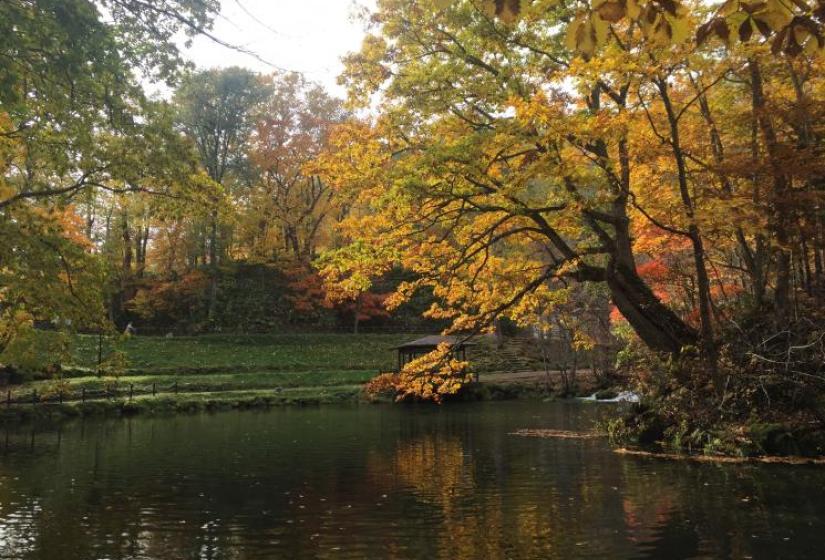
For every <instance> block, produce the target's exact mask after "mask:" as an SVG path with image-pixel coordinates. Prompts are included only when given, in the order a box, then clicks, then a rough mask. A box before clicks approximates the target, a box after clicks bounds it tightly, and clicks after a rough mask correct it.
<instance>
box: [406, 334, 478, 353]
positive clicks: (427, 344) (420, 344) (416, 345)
mask: <svg viewBox="0 0 825 560" xmlns="http://www.w3.org/2000/svg"><path fill="white" fill-rule="evenodd" d="M462 340H463V339H461V338H460V337H457V336H443V335H438V334H432V335H430V336H425V337H424V338H419V339H418V340H412V341H410V342H405V343H404V344H401V345H400V346H397V347H396V348H397V349H398V350H416V349H421V348H435V347H437V346H438V345H439V344H441V343H447V344H448V345H450V346H455V345H458V346H459V347H461V346H472V345H473V343H472V342H463V341H462Z"/></svg>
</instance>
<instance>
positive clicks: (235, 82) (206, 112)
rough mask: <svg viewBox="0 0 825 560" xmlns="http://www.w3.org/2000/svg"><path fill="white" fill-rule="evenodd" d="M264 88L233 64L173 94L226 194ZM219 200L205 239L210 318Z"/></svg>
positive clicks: (200, 75)
mask: <svg viewBox="0 0 825 560" xmlns="http://www.w3.org/2000/svg"><path fill="white" fill-rule="evenodd" d="M268 91H269V88H268V87H267V85H266V84H264V83H263V82H262V80H261V79H260V78H259V77H258V76H257V75H256V74H254V73H253V72H251V71H249V70H245V69H243V68H238V67H232V68H225V69H220V70H217V69H215V70H205V71H201V72H197V73H194V74H191V75H189V76H187V77H186V78H185V79H184V80H183V83H182V84H181V86H180V87H179V88H178V90H177V91H176V92H175V102H176V105H177V106H178V110H179V117H178V118H179V121H180V124H181V126H182V128H183V130H184V131H185V132H186V134H187V135H189V137H190V138H192V140H193V141H194V143H195V146H196V147H197V150H198V154H199V155H200V160H201V164H202V165H203V167H204V169H205V170H206V173H207V174H208V176H209V178H210V179H211V180H212V181H214V182H215V183H216V184H218V185H221V187H222V188H223V189H224V190H225V191H226V192H227V193H231V186H232V185H231V184H230V183H229V182H228V181H227V179H228V174H229V173H231V171H233V169H234V170H236V171H238V170H240V167H241V166H242V165H244V160H245V156H246V149H245V148H246V141H247V139H248V137H249V134H250V132H251V130H252V127H253V121H252V113H253V110H254V108H255V107H256V106H257V105H258V104H259V103H261V102H262V101H263V100H264V99H265V98H266V96H267V95H268ZM220 202H221V201H220V200H219V199H215V200H214V201H213V202H212V205H211V206H212V208H211V215H210V218H209V224H208V236H207V239H206V241H207V250H208V263H209V267H210V270H211V284H210V291H209V320H213V319H214V317H215V302H216V299H217V290H218V262H219V260H220V258H221V248H220V247H219V243H220V239H219V235H218V230H219V219H220V207H219V206H220Z"/></svg>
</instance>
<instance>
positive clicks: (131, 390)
mask: <svg viewBox="0 0 825 560" xmlns="http://www.w3.org/2000/svg"><path fill="white" fill-rule="evenodd" d="M134 396H135V384H134V383H129V400H132V397H134Z"/></svg>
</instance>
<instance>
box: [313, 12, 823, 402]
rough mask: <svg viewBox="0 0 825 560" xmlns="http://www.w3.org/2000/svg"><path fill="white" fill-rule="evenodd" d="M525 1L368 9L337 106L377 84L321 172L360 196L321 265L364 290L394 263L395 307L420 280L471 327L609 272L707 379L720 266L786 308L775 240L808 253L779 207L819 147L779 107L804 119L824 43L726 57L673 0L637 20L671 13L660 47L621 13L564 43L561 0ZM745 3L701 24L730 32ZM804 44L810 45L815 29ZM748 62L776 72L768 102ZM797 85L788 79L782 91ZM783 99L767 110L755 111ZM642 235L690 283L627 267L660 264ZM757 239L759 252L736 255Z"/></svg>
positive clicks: (459, 324)
mask: <svg viewBox="0 0 825 560" xmlns="http://www.w3.org/2000/svg"><path fill="white" fill-rule="evenodd" d="M606 4H619V3H610V2H608V3H606ZM654 4H655V5H654ZM497 5H498V6H499V11H501V9H502V8H501V6H502V5H514V4H513V3H507V2H505V3H503V4H502V3H501V2H498V3H497ZM525 5H527V6H529V8H525ZM598 5H599V6H601V5H602V3H598ZM520 6H521V8H520V11H519V10H515V11H516V12H518V15H519V17H520V18H521V19H520V21H519V23H518V25H511V24H509V23H508V21H507V18H505V19H504V20H502V19H499V18H496V17H491V15H490V13H489V12H487V11H485V9H483V8H482V9H479V7H478V6H477V5H476V3H474V2H454V3H449V4H446V3H443V2H417V3H409V2H403V1H400V0H385V1H383V2H381V3H380V4H379V9H378V11H377V12H376V13H375V14H374V16H373V23H374V24H375V28H374V29H375V30H376V31H375V33H374V34H373V35H370V36H368V37H367V38H366V39H365V42H364V46H363V48H362V50H361V52H360V53H356V54H353V55H351V56H350V57H348V59H347V61H346V62H347V70H346V72H345V74H344V81H345V82H346V83H347V84H348V85H349V88H350V92H351V102H352V103H355V104H358V103H361V104H364V103H368V102H370V100H372V99H374V98H375V96H376V95H377V96H379V97H380V98H381V99H382V102H381V104H380V115H379V117H378V118H377V119H376V120H375V121H374V122H372V123H353V124H349V125H347V126H346V127H342V128H341V129H339V130H338V131H337V132H336V133H335V134H334V135H333V139H332V141H331V150H330V151H329V153H327V154H325V155H324V156H323V157H322V158H321V165H322V166H324V167H325V168H326V169H327V170H328V174H327V175H324V177H325V178H326V180H328V181H329V182H331V184H334V185H336V187H337V188H338V189H340V190H341V191H342V192H344V193H348V194H349V195H350V196H353V197H354V198H355V200H356V202H354V206H355V207H360V208H363V209H364V211H363V212H359V213H357V215H353V216H352V217H351V218H350V219H349V220H348V222H347V223H346V226H345V227H346V231H347V232H348V234H349V235H350V236H351V237H352V239H353V240H355V242H354V243H353V244H352V245H351V246H349V247H346V248H344V249H342V250H341V251H339V252H338V253H337V254H336V256H334V257H332V258H328V259H327V263H328V265H327V270H326V272H327V274H328V275H329V276H330V277H331V278H333V279H334V280H335V281H338V282H341V283H343V284H344V285H349V286H350V287H351V288H352V289H353V290H357V289H366V288H367V287H368V286H369V284H370V278H372V277H375V276H377V275H380V274H381V273H382V272H383V271H385V270H387V268H388V267H390V266H392V264H394V263H401V264H402V265H403V266H405V267H406V268H408V269H410V270H413V271H415V272H416V273H417V274H418V276H419V278H420V279H419V280H417V281H415V282H412V283H409V284H407V285H405V286H402V288H401V289H400V290H399V292H398V294H397V295H396V297H395V301H401V300H403V299H405V298H407V297H409V296H410V294H412V293H414V291H415V290H416V289H417V288H419V287H421V286H429V287H431V288H432V289H433V290H434V293H435V295H436V296H437V297H438V298H439V299H440V301H441V304H440V305H438V306H435V307H434V308H433V309H431V310H430V314H431V315H432V316H436V317H450V318H452V319H453V328H454V329H455V330H469V331H475V330H477V329H480V328H486V327H487V326H488V325H489V324H490V323H491V321H492V320H494V319H495V318H497V317H498V316H502V315H504V316H508V317H510V318H512V319H515V320H517V321H521V322H523V323H531V322H535V321H537V320H538V319H539V313H546V312H547V311H548V310H552V309H553V308H554V307H558V306H560V305H561V304H564V303H566V302H567V301H569V300H570V298H571V296H572V294H574V293H575V290H572V289H571V288H573V287H574V286H575V285H576V284H578V283H584V282H598V283H604V284H606V286H607V289H608V291H609V293H610V296H611V299H612V302H613V304H614V305H615V306H616V307H617V308H618V310H619V311H620V312H621V314H622V315H623V316H624V318H625V319H626V320H627V321H628V322H629V323H630V325H631V326H632V327H633V329H634V330H635V332H636V333H637V334H638V336H639V337H640V338H641V339H642V340H643V341H644V342H645V343H646V344H647V346H648V347H650V348H652V349H653V350H656V351H662V352H667V353H670V354H672V355H674V356H679V355H680V354H681V353H682V352H683V350H684V349H687V348H691V347H699V350H700V354H701V356H702V358H703V361H704V363H705V365H706V366H707V367H705V368H704V371H706V372H708V373H710V374H713V372H714V371H716V369H715V364H716V354H717V346H718V345H717V342H718V341H717V340H716V338H717V334H716V327H715V325H716V324H718V322H719V320H720V317H721V314H722V313H723V311H722V309H721V308H720V304H721V305H730V304H732V303H733V302H731V301H729V300H730V298H729V297H727V296H726V295H725V294H726V291H725V290H724V287H725V285H726V284H728V285H729V280H727V279H728V278H729V276H730V271H732V270H736V269H737V268H738V269H741V270H746V271H747V273H748V275H749V276H750V280H749V281H750V282H751V283H753V284H754V291H759V290H762V291H764V289H763V288H764V286H765V285H771V286H772V287H773V292H774V296H775V297H774V302H773V304H772V306H773V308H775V309H777V310H780V312H781V313H782V314H783V315H784V316H787V312H785V311H781V310H783V309H786V310H787V309H788V307H787V301H788V299H789V298H788V297H787V294H788V293H789V292H788V290H787V286H788V285H789V282H790V278H791V277H792V276H793V271H792V270H791V267H790V260H791V258H790V256H789V255H791V254H794V255H795V254H801V253H804V254H806V255H808V256H806V257H805V258H801V259H800V263H802V264H800V267H801V268H803V269H804V268H805V266H810V265H811V263H813V264H814V265H815V261H816V258H815V257H813V256H812V255H811V253H816V252H817V251H821V246H818V249H817V250H815V251H811V250H810V248H808V249H807V252H806V251H805V250H803V249H802V245H803V244H804V243H806V238H805V235H804V234H800V233H799V230H798V229H797V226H794V223H795V221H797V220H798V218H795V217H794V216H795V215H796V214H797V213H798V212H799V211H800V208H795V209H794V208H793V207H794V206H795V204H790V203H789V202H790V198H789V197H794V196H797V195H796V194H795V193H799V194H801V193H802V192H806V193H808V195H807V196H810V197H811V198H808V200H813V199H817V200H819V201H820V202H817V204H821V180H820V179H819V177H821V176H822V175H821V174H820V171H819V170H818V167H819V166H818V165H817V164H813V165H811V162H813V161H814V160H812V159H811V156H810V155H808V156H807V159H806V156H805V154H811V152H810V151H809V150H821V144H818V142H819V141H818V140H813V139H812V138H811V137H808V138H809V140H808V142H807V143H804V142H800V141H799V137H800V133H801V132H803V131H804V129H805V127H804V126H803V127H802V128H800V124H801V123H800V122H799V121H795V120H794V119H793V118H791V117H790V114H791V113H793V112H797V113H798V112H804V114H805V116H806V118H808V119H809V118H811V117H813V113H811V111H810V108H811V107H813V106H814V105H813V104H812V99H813V97H812V96H814V97H815V96H818V95H821V93H822V90H821V84H819V82H818V81H817V80H816V79H815V78H814V77H813V76H814V74H813V73H812V72H811V70H810V69H811V68H818V67H819V66H820V65H821V64H822V59H821V57H820V56H819V55H818V54H815V53H814V54H811V55H807V54H802V53H797V59H796V60H791V61H788V60H783V59H782V58H781V57H780V55H779V54H776V53H773V52H771V44H770V41H768V40H762V41H756V40H745V38H744V37H743V38H742V39H743V43H742V44H737V45H729V46H726V47H725V48H726V51H724V52H720V50H719V45H718V43H716V42H715V39H713V40H710V41H709V42H708V37H702V39H703V40H704V41H705V42H703V43H702V44H701V45H699V46H697V45H695V44H689V43H687V42H685V41H682V40H680V39H679V38H678V37H676V36H677V35H678V36H683V37H685V36H686V34H685V33H684V32H683V31H679V32H678V33H675V31H677V29H676V28H677V27H678V28H680V29H681V27H682V26H684V25H685V24H689V25H696V23H695V19H694V18H699V19H701V18H702V17H705V16H703V14H704V13H705V12H704V8H702V6H701V5H699V4H695V5H694V4H690V5H689V6H690V7H691V8H692V9H691V10H687V12H686V13H681V12H682V11H684V10H685V9H686V8H685V6H688V4H687V3H684V4H678V5H676V4H674V8H673V9H675V10H677V12H679V13H675V14H671V12H670V10H671V8H670V7H668V6H666V5H664V4H658V3H650V4H645V6H646V8H645V9H654V10H659V12H657V13H658V15H656V16H655V17H654V18H653V19H651V20H650V21H654V20H655V21H660V22H668V23H667V25H665V24H664V23H663V24H662V26H663V28H670V29H671V31H669V32H667V33H665V35H667V40H666V41H665V40H664V36H660V37H658V38H657V37H655V36H651V29H650V28H649V25H648V23H650V22H648V23H645V24H642V25H637V24H636V23H635V22H634V21H631V20H635V17H636V16H632V17H630V19H628V18H627V17H625V15H626V14H624V12H623V13H622V16H621V17H618V14H617V15H616V17H615V21H608V20H606V19H604V17H603V15H604V14H601V15H599V14H594V13H591V14H590V15H589V16H587V17H589V18H593V17H596V18H601V20H602V23H600V24H599V25H604V26H606V27H605V29H608V30H609V31H610V33H609V37H608V36H604V37H602V36H601V32H600V31H598V29H597V30H596V31H598V33H597V34H598V37H597V39H598V40H597V41H595V42H594V43H593V45H591V47H588V48H584V49H583V48H582V45H580V44H578V42H577V41H570V40H569V38H570V35H569V33H570V32H571V31H570V30H571V29H576V26H578V25H582V24H580V23H576V22H578V21H579V19H578V18H579V17H580V16H577V18H576V19H574V20H573V23H570V11H569V9H568V8H567V7H565V6H562V5H561V4H551V5H550V7H549V8H548V5H547V4H546V3H538V2H536V3H524V2H522V3H521V4H520ZM621 6H622V10H625V9H626V8H627V6H629V4H624V3H621ZM651 6H652V8H651ZM736 6H739V4H736ZM595 7H596V4H594V9H595ZM615 8H616V9H617V10H618V9H619V8H618V7H615ZM740 8H741V10H746V7H742V6H739V7H738V8H736V9H735V10H733V11H734V12H736V14H738V15H736V14H732V12H731V13H728V12H727V11H725V10H722V11H713V14H714V15H713V16H707V17H724V18H726V19H725V20H724V21H725V22H727V23H725V25H728V24H729V23H730V22H731V21H733V20H732V19H730V18H732V17H734V16H735V17H742V13H743V12H742V11H741V10H740ZM606 9H607V8H603V10H606ZM726 9H727V8H726ZM759 9H760V10H761V8H759ZM662 10H664V12H662ZM737 10H738V11H737ZM663 13H664V15H662V14H663ZM759 13H760V14H761V12H759ZM668 14H670V15H668ZM690 14H692V15H690ZM511 15H513V14H511ZM671 16H678V17H677V19H678V21H676V20H673V21H671V20H672V17H671ZM610 17H613V16H610V15H609V14H608V19H610ZM749 17H750V16H749ZM754 17H755V18H756V20H759V18H761V17H762V16H761V15H760V16H754ZM817 17H818V16H817ZM662 18H664V19H662ZM756 20H754V21H756ZM710 21H712V20H710ZM685 22H686V23H685ZM588 25H589V24H588ZM713 25H714V26H721V25H722V24H713ZM754 25H761V24H756V23H754ZM777 25H778V24H777ZM794 25H795V24H794ZM571 26H573V27H571ZM714 29H715V27H714ZM771 29H773V27H771ZM779 29H780V33H781V29H783V27H780V28H779ZM671 32H673V33H671ZM566 33H568V35H567V37H565V34H566ZM588 33H590V32H588ZM656 33H659V32H656ZM656 33H654V35H656ZM572 34H573V36H574V37H578V35H579V31H578V30H576V31H573V32H572ZM764 34H765V35H768V36H770V37H772V36H773V35H772V34H773V31H770V30H767V29H766V30H765V33H764ZM671 35H673V36H671ZM712 35H714V36H716V35H718V33H716V32H715V31H714V33H712ZM803 35H804V34H803ZM748 39H749V38H748ZM798 40H799V41H802V42H803V43H804V44H805V45H818V39H817V37H816V35H815V34H813V35H811V34H809V35H805V36H804V37H803V36H802V35H800V37H799V39H798ZM673 44H676V45H677V46H676V47H674V46H673ZM774 50H775V49H774ZM777 57H780V58H777ZM806 66H807V67H808V70H806V71H805V72H804V75H805V79H804V80H799V79H796V80H795V79H794V76H795V75H796V76H797V78H798V77H799V75H798V73H799V68H802V67H806ZM798 67H799V68H798ZM755 69H761V70H762V71H767V72H768V73H769V75H770V76H771V77H770V78H769V80H770V81H771V84H772V86H771V87H772V88H775V89H773V90H772V95H774V96H775V100H774V101H768V100H767V98H766V95H771V94H767V93H766V91H767V90H766V88H765V85H764V83H763V82H764V81H765V78H764V77H763V76H761V75H760V74H759V73H754V70H755ZM766 69H768V70H766ZM795 82H797V83H798V84H799V85H801V86H802V88H801V89H800V90H799V93H798V94H796V95H790V96H789V95H788V93H787V92H790V91H795V90H796V89H798V88H794V87H792V86H793V84H794V83H795ZM746 101H747V102H746ZM772 103H774V104H778V105H772ZM782 104H784V105H785V107H786V109H785V110H784V111H783V112H782V114H783V115H786V116H787V117H788V118H787V121H786V124H785V123H783V124H782V125H779V123H778V120H779V119H777V118H776V117H775V116H771V115H770V109H769V107H779V106H781V105H782ZM751 123H752V125H751ZM794 123H795V124H794ZM777 126H779V127H780V128H782V129H783V132H782V133H778V132H777ZM780 136H781V138H780ZM814 145H818V146H819V147H818V148H814V147H813V146H814ZM780 146H781V148H780ZM803 146H804V148H803ZM780 153H781V154H782V155H781V156H780ZM780 160H781V161H784V162H785V165H783V164H780ZM803 160H804V161H806V162H808V164H807V165H804V166H803V165H800V164H801V162H802V161H803ZM817 160H818V159H817ZM814 168H817V169H814ZM790 185H795V187H791V186H790ZM815 185H818V186H815ZM814 192H816V193H819V194H814ZM800 200H801V198H800ZM820 208H821V206H820ZM820 214H821V212H820ZM732 216H733V217H734V218H733V219H731V217H732ZM805 221H806V222H808V223H811V222H813V221H816V219H814V220H811V219H810V218H808V219H806V220H805ZM642 232H646V233H647V235H648V238H649V239H650V241H652V242H653V244H657V243H659V244H660V246H666V245H667V244H668V243H670V244H673V245H674V246H678V247H680V251H682V252H683V253H682V255H683V258H682V257H680V258H679V259H678V260H675V261H674V264H678V266H679V267H684V268H683V270H684V278H685V280H686V283H685V284H684V286H685V294H686V297H685V298H681V299H676V298H674V299H671V300H669V301H663V300H662V297H659V296H660V295H662V292H659V295H657V291H656V290H654V288H655V287H656V286H655V285H653V284H651V281H650V280H648V279H646V278H645V277H644V276H643V275H642V274H641V272H642V271H643V270H644V265H645V264H646V263H647V262H649V261H650V260H652V259H655V258H656V257H657V255H656V254H655V253H652V252H650V249H651V248H652V246H653V245H652V244H651V243H646V244H643V243H640V240H641V237H640V235H641V233H642ZM651 233H652V235H651ZM657 238H658V239H659V240H661V241H656V240H657ZM807 244H808V245H810V240H808V241H807ZM793 245H795V246H797V247H798V249H792V248H791V246H793ZM756 254H759V255H760V256H759V257H758V259H760V263H759V264H758V265H757V264H755V263H754V264H753V266H751V264H747V263H748V262H749V261H750V260H753V261H756V260H757V257H756V256H755V255H756ZM769 257H770V258H769ZM743 262H745V263H746V264H745V265H744V266H743V264H742V263H743ZM804 263H808V264H804ZM803 265H804V266H803ZM720 267H723V268H724V272H720V271H719V268H720ZM813 268H815V266H814V267H813ZM803 276H804V274H803ZM766 282H767V284H766ZM720 287H721V289H720ZM734 295H735V294H734ZM714 296H715V298H716V300H715V301H714ZM820 297H821V296H820ZM681 301H684V302H686V304H685V305H682V304H681V303H680V302H681ZM759 305H762V306H763V307H761V309H762V310H763V312H764V309H766V307H764V306H765V305H768V304H767V302H764V301H763V302H759V303H757V306H759ZM710 377H711V378H712V380H713V382H714V383H713V384H714V385H715V386H716V387H717V389H720V390H721V385H722V380H721V379H720V378H719V376H715V375H711V376H710Z"/></svg>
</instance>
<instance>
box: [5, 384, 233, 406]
mask: <svg viewBox="0 0 825 560" xmlns="http://www.w3.org/2000/svg"><path fill="white" fill-rule="evenodd" d="M180 390H181V387H180V386H179V385H178V382H177V381H175V382H174V383H173V384H171V385H168V386H162V385H158V384H157V383H152V384H151V385H135V384H134V383H129V384H128V385H127V384H123V385H113V386H111V387H108V388H106V389H98V390H91V389H86V388H85V387H81V388H80V390H60V391H54V392H52V391H50V392H47V393H44V392H38V391H37V390H33V391H31V392H30V393H15V392H13V391H12V390H11V389H7V390H6V394H5V399H4V401H5V406H6V407H10V406H12V405H20V404H34V405H36V404H47V403H52V404H54V403H60V404H62V403H64V402H86V401H87V400H90V401H91V400H100V399H129V400H132V399H133V398H135V397H137V396H140V395H152V396H155V395H158V394H165V393H169V394H178V393H179V392H180ZM216 390H217V389H216ZM199 392H203V391H199Z"/></svg>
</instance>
